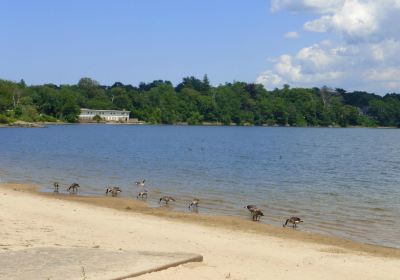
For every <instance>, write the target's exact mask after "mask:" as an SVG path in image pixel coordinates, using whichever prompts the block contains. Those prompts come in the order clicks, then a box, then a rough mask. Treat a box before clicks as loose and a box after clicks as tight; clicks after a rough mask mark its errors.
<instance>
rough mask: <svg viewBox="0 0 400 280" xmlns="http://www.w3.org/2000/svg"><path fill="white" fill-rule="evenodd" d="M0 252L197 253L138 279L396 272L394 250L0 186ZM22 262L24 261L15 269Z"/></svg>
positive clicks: (399, 260)
mask: <svg viewBox="0 0 400 280" xmlns="http://www.w3.org/2000/svg"><path fill="white" fill-rule="evenodd" d="M0 209H1V210H0V228H1V230H0V240H1V241H0V253H1V252H6V251H18V250H24V249H26V248H40V247H57V248H73V247H79V248H81V249H82V248H87V249H88V250H89V249H92V248H102V249H107V250H139V251H158V252H176V251H185V252H191V253H197V254H201V255H202V256H203V257H204V261H203V262H202V263H191V264H185V265H181V266H178V267H175V268H170V269H167V270H164V271H161V272H156V273H151V274H147V275H143V276H140V277H139V278H138V279H237V280H239V279H252V280H253V279H386V280H387V279H399V278H398V277H399V275H400V250H397V249H392V248H385V247H380V246H372V245H366V244H360V243H356V242H352V241H348V240H341V239H337V238H332V237H326V236H321V235H316V234H310V233H305V232H300V231H297V230H293V229H291V228H277V227H272V226H268V225H262V224H259V223H254V222H251V221H246V220H242V219H239V218H232V217H218V216H206V215H197V214H193V213H180V212H173V211H170V210H169V209H165V208H162V209H151V208H148V207H147V206H146V205H145V203H142V202H139V201H136V200H134V199H126V198H111V197H108V198H107V197H98V198H92V197H79V196H77V197H71V196H67V195H53V194H42V193H38V192H36V191H35V188H34V186H30V185H22V184H3V185H0ZM22 269H23V268H22Z"/></svg>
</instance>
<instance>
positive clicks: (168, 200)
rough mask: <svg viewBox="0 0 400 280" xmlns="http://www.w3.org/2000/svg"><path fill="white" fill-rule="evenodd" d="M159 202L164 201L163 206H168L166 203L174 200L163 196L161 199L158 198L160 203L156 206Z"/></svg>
mask: <svg viewBox="0 0 400 280" xmlns="http://www.w3.org/2000/svg"><path fill="white" fill-rule="evenodd" d="M161 201H164V202H165V204H168V202H170V201H175V199H174V198H173V197H171V196H163V197H161V198H160V201H159V202H158V204H160V203H161Z"/></svg>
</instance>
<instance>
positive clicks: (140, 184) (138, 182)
mask: <svg viewBox="0 0 400 280" xmlns="http://www.w3.org/2000/svg"><path fill="white" fill-rule="evenodd" d="M144 182H146V180H142V181H137V182H135V184H136V186H137V187H141V188H144Z"/></svg>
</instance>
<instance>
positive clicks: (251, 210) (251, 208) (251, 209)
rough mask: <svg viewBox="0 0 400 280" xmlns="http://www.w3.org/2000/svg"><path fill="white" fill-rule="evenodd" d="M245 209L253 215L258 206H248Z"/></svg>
mask: <svg viewBox="0 0 400 280" xmlns="http://www.w3.org/2000/svg"><path fill="white" fill-rule="evenodd" d="M243 208H247V210H249V211H250V213H253V211H254V209H257V206H255V205H247V206H245V207H243Z"/></svg>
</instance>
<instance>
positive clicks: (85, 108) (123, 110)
mask: <svg viewBox="0 0 400 280" xmlns="http://www.w3.org/2000/svg"><path fill="white" fill-rule="evenodd" d="M82 110H88V111H95V112H128V111H126V110H125V109H124V110H96V109H88V108H81V111H82Z"/></svg>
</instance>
